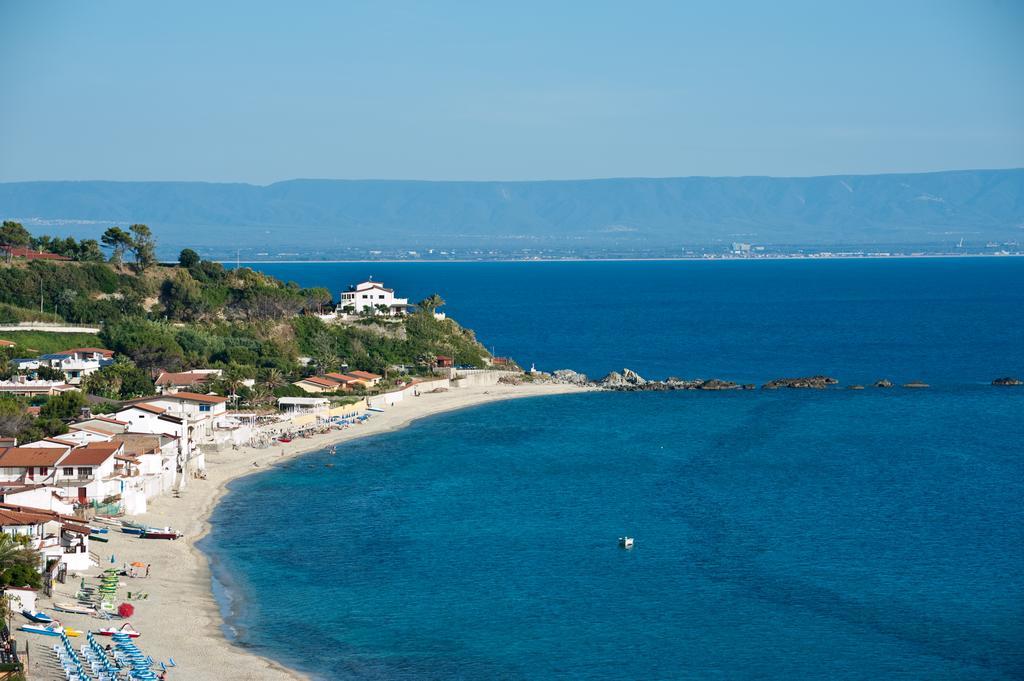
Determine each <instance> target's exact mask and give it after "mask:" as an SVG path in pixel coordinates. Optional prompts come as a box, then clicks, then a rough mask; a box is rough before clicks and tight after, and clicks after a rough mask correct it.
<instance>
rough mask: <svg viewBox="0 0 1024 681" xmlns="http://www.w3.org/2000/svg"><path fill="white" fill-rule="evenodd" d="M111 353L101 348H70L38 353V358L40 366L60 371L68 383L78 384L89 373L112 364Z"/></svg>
mask: <svg viewBox="0 0 1024 681" xmlns="http://www.w3.org/2000/svg"><path fill="white" fill-rule="evenodd" d="M113 355H114V352H113V350H104V349H103V348H72V349H70V350H62V351H61V352H54V353H50V354H46V355H40V356H39V358H38V360H39V365H40V366H48V367H50V368H51V369H56V370H58V371H62V372H64V378H65V380H66V381H67V382H68V383H70V384H71V385H78V384H80V383H81V382H82V379H83V378H85V377H86V376H88V375H89V374H91V373H94V372H97V371H99V370H100V369H101V368H103V367H105V366H109V365H111V364H113V363H114V360H113ZM37 368H38V367H37Z"/></svg>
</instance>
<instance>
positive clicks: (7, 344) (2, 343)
mask: <svg viewBox="0 0 1024 681" xmlns="http://www.w3.org/2000/svg"><path fill="white" fill-rule="evenodd" d="M15 345H17V343H15V342H14V341H9V340H3V339H2V338H0V348H13V347H14V346H15Z"/></svg>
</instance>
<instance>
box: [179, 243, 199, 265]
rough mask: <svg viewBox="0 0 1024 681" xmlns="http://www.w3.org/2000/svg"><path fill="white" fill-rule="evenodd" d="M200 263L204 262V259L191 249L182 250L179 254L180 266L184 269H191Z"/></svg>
mask: <svg viewBox="0 0 1024 681" xmlns="http://www.w3.org/2000/svg"><path fill="white" fill-rule="evenodd" d="M200 262H202V258H200V257H199V254H198V253H196V252H195V251H193V250H192V249H191V248H185V249H182V251H181V253H179V254H178V264H179V265H181V266H182V267H185V268H188V269H191V268H193V267H195V266H196V265H198V264H199V263H200Z"/></svg>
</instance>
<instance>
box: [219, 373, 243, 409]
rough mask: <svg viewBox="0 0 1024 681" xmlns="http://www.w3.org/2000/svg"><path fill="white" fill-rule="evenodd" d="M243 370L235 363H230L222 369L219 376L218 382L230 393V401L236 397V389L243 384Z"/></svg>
mask: <svg viewBox="0 0 1024 681" xmlns="http://www.w3.org/2000/svg"><path fill="white" fill-rule="evenodd" d="M245 378H246V376H245V372H244V371H243V370H242V368H241V367H239V366H237V365H231V366H229V367H228V368H227V369H225V370H224V373H223V374H222V375H221V377H220V383H221V385H222V386H223V388H224V390H226V391H227V392H229V393H231V401H232V402H234V401H235V400H237V399H238V391H239V390H241V389H242V387H243V386H244V385H245Z"/></svg>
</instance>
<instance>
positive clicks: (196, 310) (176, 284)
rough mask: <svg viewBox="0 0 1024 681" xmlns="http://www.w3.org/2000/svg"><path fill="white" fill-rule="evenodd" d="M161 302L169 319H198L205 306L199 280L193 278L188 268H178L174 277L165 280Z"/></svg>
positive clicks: (161, 289)
mask: <svg viewBox="0 0 1024 681" xmlns="http://www.w3.org/2000/svg"><path fill="white" fill-rule="evenodd" d="M160 302H161V303H163V306H164V313H165V314H166V315H167V317H168V318H169V319H182V320H185V321H188V320H192V319H196V318H197V317H199V316H201V315H202V313H203V311H204V308H205V300H204V299H203V292H202V289H200V287H199V282H197V281H196V280H195V279H193V278H192V275H191V274H189V272H188V270H178V271H177V272H175V273H174V276H173V277H172V278H170V279H166V280H165V281H164V283H163V285H162V286H161V287H160Z"/></svg>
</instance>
